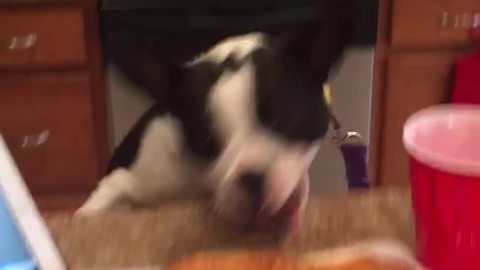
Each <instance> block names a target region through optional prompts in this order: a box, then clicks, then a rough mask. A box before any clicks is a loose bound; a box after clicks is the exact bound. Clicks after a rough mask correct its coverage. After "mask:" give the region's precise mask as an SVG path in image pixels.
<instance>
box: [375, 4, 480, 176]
mask: <svg viewBox="0 0 480 270" xmlns="http://www.w3.org/2000/svg"><path fill="white" fill-rule="evenodd" d="M378 18H379V20H378V39H377V46H376V51H375V66H374V81H373V94H372V99H373V100H372V104H373V107H372V118H371V123H372V129H371V138H370V142H371V145H370V155H369V164H370V172H371V177H372V178H373V181H374V182H375V183H376V184H377V185H405V184H408V160H407V154H406V152H405V150H404V147H403V143H402V136H403V134H402V133H403V125H404V123H405V121H406V120H407V119H408V117H409V116H411V115H412V114H413V113H415V112H417V111H419V110H421V109H423V108H426V107H429V106H431V105H434V104H438V103H443V102H448V101H449V99H450V95H451V91H452V86H453V85H452V81H453V68H454V63H455V61H456V59H458V57H461V56H462V55H465V54H467V53H468V52H469V51H470V47H471V44H470V42H469V40H468V31H469V28H470V27H471V26H472V25H473V23H474V21H475V18H477V20H478V19H480V1H478V0H380V1H379V17H378Z"/></svg>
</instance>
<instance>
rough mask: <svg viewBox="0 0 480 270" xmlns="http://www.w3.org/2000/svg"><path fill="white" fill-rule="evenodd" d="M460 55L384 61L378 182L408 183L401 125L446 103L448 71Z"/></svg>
mask: <svg viewBox="0 0 480 270" xmlns="http://www.w3.org/2000/svg"><path fill="white" fill-rule="evenodd" d="M461 54H462V53H461V52H431V53H430V52H429V53H398V54H393V55H391V56H390V57H389V60H388V67H387V68H388V70H387V77H386V80H387V82H386V87H387V89H386V93H385V99H384V116H383V132H382V133H383V136H382V138H383V141H382V152H381V160H380V163H381V164H382V166H381V172H380V180H381V182H382V183H384V184H405V183H407V182H408V159H407V154H406V151H405V150H404V148H403V143H402V132H403V124H404V123H405V121H406V120H407V118H408V117H409V116H410V115H412V114H413V113H415V112H416V111H418V110H420V109H422V108H426V107H428V106H431V105H434V104H437V103H442V102H447V101H448V100H449V96H450V93H451V86H452V71H453V64H454V62H455V59H456V58H457V57H458V56H460V55H461Z"/></svg>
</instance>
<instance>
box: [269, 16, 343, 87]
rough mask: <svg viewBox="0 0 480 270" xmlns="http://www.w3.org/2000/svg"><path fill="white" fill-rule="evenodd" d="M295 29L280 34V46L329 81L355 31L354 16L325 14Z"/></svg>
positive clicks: (318, 77)
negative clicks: (326, 16) (333, 67)
mask: <svg viewBox="0 0 480 270" xmlns="http://www.w3.org/2000/svg"><path fill="white" fill-rule="evenodd" d="M295 31H296V32H294V33H292V32H290V33H286V34H284V35H282V36H280V37H279V38H278V42H277V44H278V45H277V47H278V49H280V50H282V51H283V52H285V53H288V54H290V55H292V56H294V57H296V58H297V59H300V60H301V61H305V62H307V63H308V64H309V65H310V67H311V68H312V70H313V72H314V74H315V77H316V78H317V79H318V81H319V82H320V83H322V82H324V81H326V80H327V78H328V75H329V73H330V70H331V68H332V66H333V65H334V64H335V63H336V62H337V61H338V60H339V59H340V58H341V56H342V54H343V51H344V48H345V46H346V44H347V41H348V39H349V37H350V35H351V33H352V20H351V16H348V14H341V15H340V14H337V15H335V16H332V17H329V18H322V19H319V20H316V21H315V22H313V23H310V24H308V25H307V26H306V27H303V28H301V29H298V30H295Z"/></svg>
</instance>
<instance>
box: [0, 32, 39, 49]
mask: <svg viewBox="0 0 480 270" xmlns="http://www.w3.org/2000/svg"><path fill="white" fill-rule="evenodd" d="M36 43H37V33H30V34H28V35H25V36H15V37H11V38H7V39H4V40H2V39H0V49H3V50H9V51H16V50H28V49H30V48H32V47H33V46H35V44H36Z"/></svg>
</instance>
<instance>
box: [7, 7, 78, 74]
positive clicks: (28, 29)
mask: <svg viewBox="0 0 480 270" xmlns="http://www.w3.org/2000/svg"><path fill="white" fill-rule="evenodd" d="M0 25H1V26H2V27H0V69H19V68H32V67H62V66H81V65H84V64H85V63H86V52H85V39H84V26H83V10H82V8H80V7H29V8H25V7H18V8H1V9H0ZM3 26H6V27H3Z"/></svg>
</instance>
